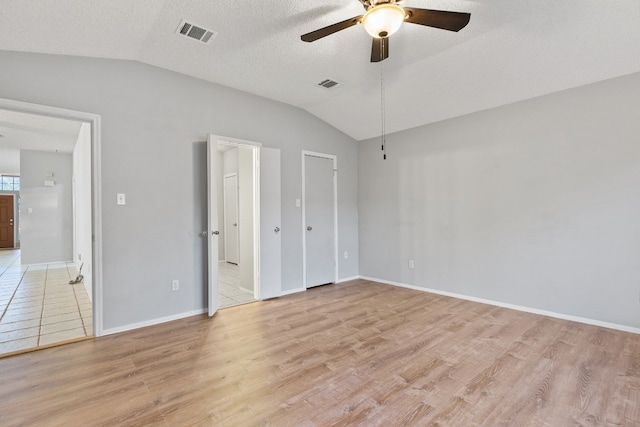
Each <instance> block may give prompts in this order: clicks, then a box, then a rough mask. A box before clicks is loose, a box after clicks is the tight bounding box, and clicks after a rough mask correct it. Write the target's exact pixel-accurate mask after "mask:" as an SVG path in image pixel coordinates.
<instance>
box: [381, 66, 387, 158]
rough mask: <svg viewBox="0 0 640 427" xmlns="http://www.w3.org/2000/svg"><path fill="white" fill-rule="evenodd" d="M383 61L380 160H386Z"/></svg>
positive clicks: (382, 72)
mask: <svg viewBox="0 0 640 427" xmlns="http://www.w3.org/2000/svg"><path fill="white" fill-rule="evenodd" d="M384 95H385V94H384V61H380V118H381V119H382V120H381V121H382V124H381V127H382V129H381V132H380V134H381V136H380V138H381V140H382V141H381V142H382V159H383V160H387V137H386V129H385V104H384V98H385V96H384Z"/></svg>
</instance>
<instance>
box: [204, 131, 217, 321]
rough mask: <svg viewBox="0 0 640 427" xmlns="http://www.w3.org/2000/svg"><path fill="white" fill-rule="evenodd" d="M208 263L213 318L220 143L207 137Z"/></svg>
mask: <svg viewBox="0 0 640 427" xmlns="http://www.w3.org/2000/svg"><path fill="white" fill-rule="evenodd" d="M207 211H208V212H207V230H206V235H207V248H208V250H207V261H208V265H209V270H208V271H209V274H208V287H207V288H208V296H207V302H208V307H209V316H213V315H214V314H215V313H216V311H218V307H219V306H220V300H219V298H218V235H219V234H220V233H219V232H218V142H217V141H216V140H214V137H213V135H211V134H209V135H207Z"/></svg>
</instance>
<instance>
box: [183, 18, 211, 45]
mask: <svg viewBox="0 0 640 427" xmlns="http://www.w3.org/2000/svg"><path fill="white" fill-rule="evenodd" d="M176 34H180V35H183V36H185V37H189V38H190V39H193V40H198V41H200V42H202V43H205V44H206V43H209V42H210V41H211V40H213V39H214V38H215V36H216V35H217V34H218V33H216V32H215V31H212V30H207V29H206V28H203V27H201V26H199V25H196V24H194V23H192V22H187V21H185V20H183V21H182V22H181V23H180V26H179V27H178V29H177V30H176Z"/></svg>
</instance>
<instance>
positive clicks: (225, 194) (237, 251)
mask: <svg viewBox="0 0 640 427" xmlns="http://www.w3.org/2000/svg"><path fill="white" fill-rule="evenodd" d="M232 176H235V177H236V188H235V193H236V220H237V221H238V222H237V226H236V260H237V261H238V262H237V264H239V261H240V222H239V221H240V220H239V219H238V218H239V216H240V215H239V214H240V206H239V205H240V203H239V201H238V199H239V197H240V195H239V194H238V193H239V192H238V173H237V172H233V173H227V174H224V175H223V177H222V179H223V181H222V200H223V204H224V206H223V207H222V213H223V216H224V217H223V222H224V244H223V246H224V259H225V261H226V262H229V260H228V259H227V237H229V233H228V230H227V187H225V185H224V180H225V179H227V178H231V177H232ZM254 285H255V283H254Z"/></svg>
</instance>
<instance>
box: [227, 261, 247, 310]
mask: <svg viewBox="0 0 640 427" xmlns="http://www.w3.org/2000/svg"><path fill="white" fill-rule="evenodd" d="M218 266H219V268H218V297H219V298H220V308H226V307H232V306H234V305H240V304H246V303H248V302H253V301H255V299H254V298H253V292H249V291H247V290H246V289H242V288H241V286H240V269H239V267H238V266H237V265H235V264H230V263H228V262H220V263H219V264H218Z"/></svg>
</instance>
